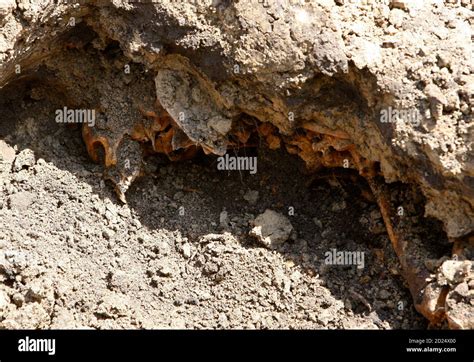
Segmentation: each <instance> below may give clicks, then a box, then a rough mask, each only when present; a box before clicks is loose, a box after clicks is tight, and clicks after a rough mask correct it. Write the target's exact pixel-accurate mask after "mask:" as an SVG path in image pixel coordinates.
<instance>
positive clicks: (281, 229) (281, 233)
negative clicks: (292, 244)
mask: <svg viewBox="0 0 474 362" xmlns="http://www.w3.org/2000/svg"><path fill="white" fill-rule="evenodd" d="M252 224H253V225H254V227H253V229H252V230H251V231H250V235H252V236H254V237H256V238H257V239H258V241H259V242H260V243H262V244H263V245H265V246H266V247H275V246H278V245H281V244H282V243H284V242H285V241H287V240H288V238H289V237H290V234H291V232H292V231H293V226H292V225H291V223H290V220H288V218H287V217H285V216H283V215H281V214H279V213H277V212H275V211H273V210H269V209H267V210H265V212H264V213H263V214H261V215H258V216H257V218H256V219H255V220H253V222H252Z"/></svg>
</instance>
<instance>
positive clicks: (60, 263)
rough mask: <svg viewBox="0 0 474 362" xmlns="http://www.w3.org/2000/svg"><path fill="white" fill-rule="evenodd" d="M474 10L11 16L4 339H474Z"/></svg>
mask: <svg viewBox="0 0 474 362" xmlns="http://www.w3.org/2000/svg"><path fill="white" fill-rule="evenodd" d="M472 10H473V2H472V0H471V1H469V0H449V1H441V0H419V1H408V0H381V1H368V0H364V1H358V0H347V1H342V0H320V1H319V0H318V1H306V0H304V1H303V0H291V1H290V0H284V1H283V0H274V1H270V0H265V1H260V0H236V1H228V0H212V1H210V0H209V1H205V0H202V1H192V2H191V1H164V0H163V1H156V2H151V3H147V4H145V3H144V2H131V1H122V0H105V1H95V0H94V1H80V4H79V1H78V2H75V1H69V2H61V3H59V2H58V3H56V2H52V1H46V0H44V1H43V0H41V1H39V0H38V1H35V0H16V1H15V0H0V28H1V29H2V32H1V33H0V160H1V161H0V162H1V164H0V170H1V173H0V327H2V328H87V327H92V328H120V327H123V328H125V327H127V328H167V327H172V328H183V327H187V328H305V327H310V328H425V327H427V324H428V323H427V322H426V321H425V320H423V319H422V318H421V317H420V315H419V314H417V313H416V312H415V308H416V310H417V311H418V312H419V313H421V314H422V315H424V317H426V318H427V319H428V320H429V323H430V327H436V328H438V327H446V326H447V325H449V327H450V328H466V329H468V328H474V306H473V305H474V304H473V303H474V299H473V298H472V297H473V292H474V280H473V278H474V274H473V273H472V271H473V270H474V269H473V268H474V264H473V262H472V261H473V260H474V235H473V230H474V186H473V185H474V183H473V180H474V153H473V152H472V146H473V142H474V132H473V131H472V129H473V126H474V122H473V117H472V115H473V114H474V108H473V104H474V88H473V86H472V85H473V84H474V82H473V80H474V78H473V76H474V63H473V58H472V39H473V36H472V34H473V29H474V27H473V24H474V16H473V14H474V13H473V11H472ZM63 109H70V110H71V109H72V110H74V109H75V110H76V111H84V112H95V113H94V114H95V115H96V116H97V117H96V118H94V122H93V123H87V122H84V120H83V119H80V120H77V119H74V118H75V117H72V118H73V119H72V123H76V125H75V126H74V125H67V124H64V123H63V122H62V121H61V120H58V117H57V115H56V116H55V112H57V111H58V110H63ZM64 112H66V111H64ZM387 114H388V115H387ZM79 123H85V124H81V125H79ZM81 128H82V129H81ZM225 152H227V153H228V154H230V155H235V156H248V157H254V156H258V171H257V172H256V173H255V174H254V173H249V172H248V171H240V172H239V171H224V170H222V169H220V168H219V166H218V165H219V161H218V158H217V157H218V156H221V155H223V154H224V153H225ZM191 158H192V161H190V160H189V159H191ZM170 159H172V160H174V161H179V162H174V163H170V162H169V160H170ZM93 161H96V162H93ZM140 174H141V177H138V176H139V175H140ZM114 188H115V190H114ZM125 201H126V202H125ZM124 202H125V203H124ZM337 252H342V253H343V254H344V255H346V256H347V255H354V256H357V259H355V261H356V262H355V261H354V260H352V262H351V263H349V265H335V264H337V262H336V263H334V261H332V262H329V261H328V259H327V258H328V254H327V253H329V255H336V253H337ZM331 253H333V254H331ZM401 275H403V278H402V276H401ZM410 294H411V295H410Z"/></svg>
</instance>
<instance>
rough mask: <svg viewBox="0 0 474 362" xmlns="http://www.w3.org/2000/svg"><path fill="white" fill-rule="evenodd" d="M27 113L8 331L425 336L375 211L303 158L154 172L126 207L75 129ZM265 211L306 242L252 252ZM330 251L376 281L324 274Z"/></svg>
mask: <svg viewBox="0 0 474 362" xmlns="http://www.w3.org/2000/svg"><path fill="white" fill-rule="evenodd" d="M18 101H19V102H21V103H22V104H21V105H20V104H19V105H18V108H15V109H17V110H18V111H17V112H15V114H13V113H12V114H11V115H10V116H9V117H7V118H4V120H3V123H2V124H1V125H0V129H2V130H3V131H2V132H5V131H4V130H6V129H9V130H11V132H9V133H8V134H5V133H2V134H1V136H2V138H4V139H5V140H6V143H7V144H8V145H10V146H12V147H14V148H15V152H16V154H17V156H16V161H14V164H16V165H18V166H19V165H23V166H22V167H18V168H17V169H16V170H15V171H13V169H14V167H13V166H12V165H11V163H8V162H5V161H4V163H3V164H2V173H1V181H0V185H1V186H0V223H1V228H0V240H2V242H1V244H0V253H1V254H0V271H1V278H2V283H1V284H0V297H1V298H0V308H1V310H2V313H1V317H0V325H1V326H2V327H3V328H295V329H298V328H373V329H392V328H425V327H426V322H425V321H424V319H423V318H422V317H421V316H420V315H419V314H417V313H416V311H415V310H414V308H413V305H412V301H411V297H410V294H409V292H408V290H407V288H406V286H405V285H404V281H403V278H402V277H401V276H400V271H399V265H398V262H397V261H396V257H395V256H394V254H393V251H392V249H391V246H390V241H389V239H388V237H387V234H386V231H385V228H384V225H383V221H382V220H381V216H380V212H379V211H378V208H377V206H376V204H374V203H373V202H369V201H367V200H366V199H364V198H363V197H362V196H361V192H362V191H363V189H359V188H358V186H356V185H354V184H353V183H352V182H350V181H348V180H346V179H344V178H340V177H336V176H335V174H333V173H332V172H329V173H327V174H326V175H325V176H324V177H321V178H318V179H314V180H312V179H311V178H308V177H304V174H303V172H304V170H305V167H304V165H303V163H302V162H301V161H299V160H298V158H296V157H295V156H290V155H288V154H287V153H286V152H282V151H269V150H267V151H266V150H265V149H264V148H262V149H258V150H256V149H248V150H241V151H240V152H246V153H247V154H248V155H251V154H258V157H259V164H258V167H259V168H258V172H257V173H256V174H255V175H251V174H250V173H249V172H248V171H242V172H239V171H225V172H223V171H218V170H217V168H216V159H215V157H206V156H204V155H201V156H200V157H198V158H197V159H196V160H193V161H187V162H182V163H173V164H170V163H169V161H167V160H165V159H160V158H157V157H150V158H148V159H147V166H146V169H147V174H146V176H144V177H143V178H141V179H139V180H138V181H137V182H136V183H134V184H133V185H132V187H131V189H130V190H129V191H128V193H127V199H128V204H126V205H124V204H122V203H121V202H120V200H118V199H117V197H116V195H115V193H114V192H113V188H112V185H111V184H109V183H104V182H103V181H102V180H101V178H100V177H99V175H100V173H101V172H102V168H101V167H100V166H99V165H96V164H94V163H92V162H91V161H90V159H89V157H88V155H87V153H86V151H85V146H84V144H83V142H82V139H81V137H80V130H79V129H78V128H68V127H64V125H58V124H56V123H54V122H53V121H51V117H49V114H50V113H49V111H50V110H49V109H48V105H47V104H45V103H43V102H39V101H35V100H32V99H22V100H21V101H20V100H18ZM23 155H30V156H33V155H34V156H33V157H32V158H31V157H30V158H28V157H26V156H23ZM21 160H23V161H21ZM20 161H21V162H20ZM297 174H300V175H302V177H292V178H291V182H289V177H290V176H292V175H297ZM361 187H362V188H363V184H361ZM249 190H254V191H257V192H258V198H257V199H256V200H253V201H252V200H250V201H251V202H252V203H250V202H249V201H247V200H246V199H245V198H246V194H248V192H249ZM254 196H255V195H254ZM247 198H248V196H247ZM267 208H270V209H273V210H275V211H277V212H279V213H281V214H283V215H287V217H288V218H289V220H290V221H291V224H292V225H293V227H294V229H295V231H296V235H295V236H293V237H292V238H293V240H289V241H288V242H286V243H284V244H283V245H281V246H280V247H278V248H277V249H275V250H270V249H268V248H266V247H264V246H262V245H259V244H258V243H257V242H256V241H255V240H254V239H252V238H250V237H248V232H249V231H250V229H251V225H250V224H249V222H250V221H251V220H253V219H254V218H255V216H256V215H258V214H260V213H262V212H263V211H264V210H265V209H267ZM290 208H294V215H292V216H290V215H289V213H290V214H291V212H289V210H291V209H290ZM224 211H225V212H226V213H227V217H221V215H223V214H222V213H223V212H224ZM331 249H338V250H347V251H360V252H363V253H364V254H365V267H364V268H362V269H358V268H357V266H355V265H352V266H339V265H333V266H331V265H326V264H325V263H324V260H325V252H327V251H329V250H331Z"/></svg>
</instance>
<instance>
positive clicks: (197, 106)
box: [0, 0, 474, 325]
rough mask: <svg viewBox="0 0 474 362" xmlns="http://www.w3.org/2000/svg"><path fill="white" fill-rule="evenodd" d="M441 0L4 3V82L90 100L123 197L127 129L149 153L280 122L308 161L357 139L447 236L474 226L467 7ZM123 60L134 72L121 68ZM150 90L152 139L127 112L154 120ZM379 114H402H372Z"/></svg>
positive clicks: (129, 172)
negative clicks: (419, 198) (33, 83)
mask: <svg viewBox="0 0 474 362" xmlns="http://www.w3.org/2000/svg"><path fill="white" fill-rule="evenodd" d="M452 3H453V2H446V3H444V2H442V1H440V0H426V1H421V0H420V1H413V2H411V1H410V2H409V1H389V0H385V1H378V2H375V1H344V2H341V1H337V2H333V1H332V0H325V1H310V2H305V1H296V0H295V1H283V0H281V1H276V0H275V1H270V0H269V1H268V2H259V1H256V0H255V1H253V2H252V1H251V0H248V1H235V2H231V1H227V0H222V1H220V0H214V1H212V6H209V5H210V4H209V2H207V1H196V2H195V3H189V2H182V3H179V2H173V3H170V2H167V1H163V2H162V3H157V4H140V3H126V2H121V1H116V0H114V1H110V2H107V1H105V2H104V1H101V2H98V1H91V2H88V3H87V5H85V6H79V5H64V4H59V5H58V4H52V3H50V2H48V1H29V0H19V1H17V7H16V9H15V10H14V6H13V4H12V3H11V2H8V1H2V2H1V3H0V4H1V5H0V9H1V10H0V24H1V26H2V33H1V35H0V87H5V88H7V87H8V86H11V87H13V89H15V86H16V85H19V84H21V81H22V79H29V78H30V79H31V78H34V77H35V76H38V78H40V79H45V78H47V79H51V80H50V81H49V82H50V83H49V84H47V85H48V87H45V88H46V89H48V91H47V92H45V91H43V92H42V91H41V89H37V90H35V91H33V90H32V92H31V98H32V99H41V98H42V97H44V98H45V99H47V98H48V97H50V96H51V94H48V93H49V92H51V91H50V89H52V88H54V89H57V91H58V92H60V93H61V94H64V99H66V100H67V102H68V104H70V105H73V106H81V107H87V108H94V109H97V110H98V112H99V113H100V116H99V124H98V127H96V128H94V129H93V130H88V129H87V128H86V127H85V128H84V131H83V132H84V138H85V139H86V140H87V139H89V140H91V142H87V141H86V143H87V144H88V146H89V153H90V154H91V155H92V156H93V155H94V154H95V153H94V150H92V149H90V148H91V147H90V146H91V145H93V141H94V142H95V141H97V140H100V142H101V143H102V145H104V144H105V145H104V149H105V164H106V165H107V166H108V167H109V166H110V168H109V169H108V170H107V172H108V173H109V175H108V177H109V179H112V180H114V181H113V182H114V183H115V184H116V185H118V189H119V192H120V193H121V195H122V196H123V194H124V192H125V191H126V189H127V188H128V187H129V186H130V184H131V182H132V181H133V180H135V178H136V177H137V176H138V175H139V173H140V171H139V170H140V166H141V164H140V163H141V158H140V154H139V150H138V147H133V146H132V144H133V142H132V141H131V140H130V137H131V138H132V139H133V140H134V141H136V140H140V141H141V142H144V143H145V142H147V141H151V143H152V144H153V149H154V150H156V149H158V148H160V147H161V148H163V149H164V148H166V147H165V146H164V144H165V143H166V142H168V141H169V139H171V142H168V143H171V144H172V145H173V150H172V151H175V149H181V148H182V149H186V148H187V147H190V146H189V145H196V146H199V147H202V148H203V149H204V150H205V152H207V153H210V152H212V153H215V154H223V153H225V150H226V149H227V148H228V147H229V146H231V144H230V142H229V137H227V136H228V135H229V132H230V131H231V130H232V128H233V126H236V125H238V124H239V125H240V124H241V123H240V120H241V119H250V121H249V123H252V122H255V123H256V122H259V123H263V124H267V123H268V124H270V123H271V124H272V125H273V126H274V127H276V129H277V131H273V130H270V131H268V130H267V131H268V134H267V136H268V138H267V141H268V143H271V144H272V145H275V148H277V147H278V145H279V141H278V142H277V141H275V143H273V141H272V142H270V141H269V139H270V138H271V137H274V138H275V137H276V134H278V137H281V138H282V139H283V140H284V142H283V143H284V145H285V147H286V148H287V149H288V151H290V153H295V154H298V155H300V156H301V157H302V158H303V159H304V160H305V161H306V162H307V164H308V167H309V168H310V169H313V168H317V167H316V166H317V165H318V159H317V157H319V156H318V152H322V153H323V154H324V153H325V151H326V150H328V149H329V148H331V147H332V148H334V149H336V150H337V151H340V152H342V153H343V152H345V151H347V150H348V149H349V145H350V144H354V145H355V146H356V148H357V153H358V154H360V155H361V157H363V158H364V159H366V160H367V161H369V162H373V163H375V164H376V165H379V166H380V171H381V174H382V175H383V177H384V179H385V181H386V182H388V183H394V182H396V181H402V182H404V183H408V184H411V185H413V186H415V187H418V188H419V189H420V190H421V192H422V193H423V195H424V196H425V198H426V202H425V208H424V212H425V214H426V216H432V217H435V218H437V219H439V220H441V221H442V222H443V225H444V229H445V232H446V234H447V236H448V237H449V238H450V240H451V241H453V242H458V241H459V240H460V239H461V238H463V237H467V236H469V235H470V234H471V233H472V232H473V230H474V211H473V209H474V157H473V152H472V142H473V139H474V132H473V124H474V123H473V121H472V119H473V117H472V115H473V113H474V110H473V106H472V104H473V98H474V88H473V84H474V74H473V71H474V63H473V61H472V23H473V11H472V10H473V9H472V3H471V2H467V1H462V2H455V3H454V4H452ZM66 50H67V51H66ZM117 54H119V56H115V55H117ZM71 65H72V66H71ZM126 65H129V66H130V67H132V68H134V69H135V70H137V69H138V70H139V71H135V72H132V73H131V74H129V75H127V74H124V72H123V69H124V66H126ZM137 74H138V75H137ZM99 80H101V81H99ZM155 98H156V99H157V101H158V103H159V107H157V108H160V107H162V108H163V109H164V111H166V114H167V115H168V116H169V117H170V118H171V120H168V121H166V122H167V123H166V122H164V123H162V124H160V129H161V128H165V127H172V128H173V129H172V131H170V132H168V133H167V136H166V137H167V138H166V142H165V140H164V141H163V142H161V141H160V142H157V141H156V140H155V132H157V130H156V129H154V128H153V127H155V126H154V124H155V123H153V122H152V123H151V125H149V124H145V123H146V122H145V121H143V122H142V123H143V124H140V125H138V124H137V123H136V122H137V119H138V118H140V112H141V111H144V112H142V114H145V115H146V117H147V119H155V118H160V119H165V118H163V117H161V114H159V115H158V116H157V114H156V113H153V112H151V111H149V110H150V109H153V107H154V106H153V103H154V100H155ZM61 106H62V105H61ZM387 110H389V113H390V114H394V112H395V113H399V114H400V115H401V119H399V120H398V121H397V122H395V121H394V119H390V118H389V119H388V121H386V122H384V121H382V118H381V116H382V115H383V114H385V113H386V112H387ZM393 111H394V112H393ZM165 123H166V124H167V125H166V126H165ZM169 125H171V126H169ZM132 129H133V132H132ZM178 130H180V132H181V133H179V132H178ZM307 130H310V131H311V132H313V133H310V136H311V137H313V136H314V138H318V135H319V134H323V135H325V136H328V137H329V139H326V140H325V141H327V142H326V143H327V144H326V146H327V147H322V148H320V142H319V143H318V142H316V141H314V143H312V142H313V140H311V141H310V142H309V143H308V140H307V139H308V138H311V137H306V138H307V139H306V142H307V143H305V142H303V141H304V140H302V139H300V138H299V137H300V136H301V133H303V132H306V131H307ZM30 131H31V129H30V128H28V127H26V128H25V132H26V133H28V132H30ZM306 134H308V132H307V133H306ZM178 135H179V136H178ZM128 136H130V137H128ZM331 137H332V138H337V139H338V140H339V142H333V141H334V140H332V139H331ZM274 138H273V140H275V139H274ZM340 140H342V141H340ZM318 141H319V139H318ZM161 148H160V149H161ZM321 149H322V151H320V150H321ZM96 158H97V160H98V156H97V157H96ZM124 158H127V159H128V160H129V161H130V160H131V161H132V165H131V166H132V167H130V165H129V166H128V167H127V166H126V165H127V163H126V162H124ZM342 160H343V159H341V160H338V159H337V158H335V159H334V162H333V166H334V164H336V165H339V167H340V165H341V164H342V162H340V161H342ZM26 167H29V165H26ZM16 177H17V179H18V180H19V181H21V178H22V176H21V175H18V176H16ZM13 201H15V200H13ZM13 203H15V202H13ZM404 207H405V208H408V205H404ZM110 217H112V216H110ZM384 219H385V221H386V224H387V220H389V219H390V215H384ZM395 229H397V230H401V229H403V225H401V226H400V225H395ZM402 241H403V242H406V240H402ZM410 242H411V243H412V244H410V245H408V246H409V248H410V247H412V246H413V245H418V244H419V243H418V240H410ZM471 244H472V243H471ZM471 247H472V245H471ZM401 249H404V246H402V247H401ZM401 254H403V253H401ZM399 256H400V255H399ZM418 259H419V260H421V258H418ZM408 264H409V263H408ZM413 270H417V269H416V268H413ZM420 275H421V273H420ZM451 284H452V283H451ZM460 285H464V284H462V283H461V284H460ZM449 287H450V288H458V290H457V292H456V293H458V294H459V293H461V294H462V293H464V289H465V287H457V286H456V285H450V286H449ZM430 288H433V290H435V289H436V290H438V289H440V290H441V289H442V287H440V288H438V286H436V285H432V286H431V287H430ZM437 288H438V289H437ZM463 288H464V289H463ZM415 290H416V288H415ZM451 292H453V291H452V290H451V291H450V293H451ZM428 294H429V293H428ZM428 294H427V295H428ZM433 295H434V296H436V297H433V299H432V302H433V303H431V304H432V308H431V309H433V310H435V309H436V307H437V301H438V299H437V298H438V297H437V296H439V292H436V293H435V292H433ZM448 298H449V296H448ZM448 300H449V299H448ZM124 303H125V302H124ZM428 304H429V303H428ZM104 305H107V304H106V303H105V304H104ZM104 313H109V312H108V309H107V308H105V309H104ZM39 314H40V315H41V313H39ZM451 319H452V320H454V319H453V318H451ZM456 320H457V319H456ZM35 323H38V324H39V325H41V323H42V322H41V320H38V321H37V322H35ZM453 324H457V325H459V324H460V323H459V322H455V323H454V322H453Z"/></svg>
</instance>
